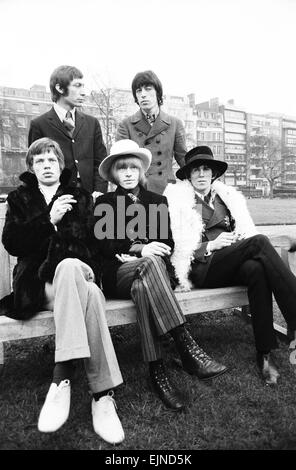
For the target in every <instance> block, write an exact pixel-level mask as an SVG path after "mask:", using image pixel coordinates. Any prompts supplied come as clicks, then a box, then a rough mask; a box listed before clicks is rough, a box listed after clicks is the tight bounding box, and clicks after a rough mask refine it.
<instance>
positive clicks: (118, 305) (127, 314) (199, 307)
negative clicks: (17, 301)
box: [0, 287, 248, 342]
mask: <svg viewBox="0 0 296 470" xmlns="http://www.w3.org/2000/svg"><path fill="white" fill-rule="evenodd" d="M176 297H177V299H178V301H179V302H180V306H181V308H182V311H183V313H184V315H190V314H194V313H202V312H207V311H213V310H222V309H224V308H232V307H238V306H240V307H241V306H243V305H248V297H247V289H246V288H245V287H226V288H222V289H194V290H192V291H190V292H186V293H185V292H178V293H177V294H176ZM106 314H107V321H108V325H109V326H118V325H126V324H129V323H135V322H136V309H135V306H134V304H133V302H132V301H131V300H107V302H106ZM52 334H54V321H53V314H52V312H50V311H45V312H40V313H38V314H37V315H36V316H35V317H33V318H31V319H30V320H26V321H20V320H13V319H12V318H8V317H4V316H3V317H0V342H1V341H11V340H17V339H25V338H36V337H38V336H47V335H52Z"/></svg>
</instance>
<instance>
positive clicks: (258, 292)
mask: <svg viewBox="0 0 296 470" xmlns="http://www.w3.org/2000/svg"><path fill="white" fill-rule="evenodd" d="M226 169H227V163H225V162H224V161H219V160H215V159H214V157H213V153H212V151H211V149H210V148H209V147H207V146H198V147H195V148H193V149H192V150H190V151H189V152H188V153H187V154H186V155H185V166H183V167H182V168H180V169H179V170H178V171H177V173H176V176H177V177H178V178H179V180H182V181H178V182H177V183H176V184H174V185H172V184H171V185H169V186H168V187H167V189H166V191H165V193H164V195H165V196H166V197H167V199H168V203H169V212H170V217H171V228H172V233H173V238H174V242H175V249H174V253H173V255H172V258H171V261H172V264H173V266H174V268H175V272H176V276H177V278H178V281H179V284H180V287H179V288H180V289H181V290H189V289H190V288H191V287H192V286H193V285H194V286H195V287H208V288H211V287H212V288H214V287H226V286H233V285H246V286H248V297H249V302H250V308H251V312H252V323H253V330H254V336H255V345H256V349H257V364H258V366H259V370H260V372H261V373H262V376H263V378H264V380H265V383H266V384H276V383H277V379H278V377H279V373H278V371H277V369H276V367H275V364H274V361H273V359H272V357H271V354H270V351H271V350H272V349H273V348H275V347H276V346H277V342H276V337H275V333H274V330H273V311H272V294H274V296H275V299H276V301H277V303H278V305H279V307H280V309H281V311H282V314H283V316H284V318H285V320H286V322H287V325H288V331H289V335H290V339H291V340H293V343H292V342H291V345H292V344H296V341H294V339H295V338H296V337H295V330H296V307H295V306H296V278H295V276H294V275H293V274H292V273H291V271H290V270H289V269H288V268H287V267H286V265H285V264H284V263H283V261H282V259H281V258H280V256H279V255H278V254H277V252H276V251H275V249H274V248H273V246H272V245H271V244H270V242H269V240H268V238H267V237H265V236H264V235H260V234H258V233H257V230H256V227H255V225H254V223H253V221H252V218H251V216H250V214H249V212H248V209H247V205H246V201H245V198H244V197H243V195H242V194H241V193H239V192H238V191H237V190H236V189H235V188H233V187H229V186H227V185H225V184H224V183H222V182H221V181H218V180H217V178H219V177H220V176H221V175H223V173H224V172H225V171H226Z"/></svg>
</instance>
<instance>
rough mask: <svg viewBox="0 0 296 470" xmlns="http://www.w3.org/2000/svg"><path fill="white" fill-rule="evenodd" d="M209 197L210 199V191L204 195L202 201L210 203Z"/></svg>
mask: <svg viewBox="0 0 296 470" xmlns="http://www.w3.org/2000/svg"><path fill="white" fill-rule="evenodd" d="M210 199H211V191H210V192H209V194H207V195H206V196H205V197H204V201H205V202H206V203H207V204H210Z"/></svg>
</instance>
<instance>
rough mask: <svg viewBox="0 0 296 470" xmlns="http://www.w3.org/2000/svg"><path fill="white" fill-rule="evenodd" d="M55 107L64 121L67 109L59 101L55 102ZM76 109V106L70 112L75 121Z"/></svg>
mask: <svg viewBox="0 0 296 470" xmlns="http://www.w3.org/2000/svg"><path fill="white" fill-rule="evenodd" d="M53 108H54V110H55V112H56V113H57V115H58V117H59V119H60V120H61V121H62V122H63V121H64V119H65V117H66V114H67V109H65V108H63V107H62V106H60V105H59V104H58V103H53ZM75 109H76V108H73V109H70V113H71V115H72V119H73V121H74V122H75Z"/></svg>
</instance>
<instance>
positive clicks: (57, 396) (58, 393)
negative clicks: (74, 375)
mask: <svg viewBox="0 0 296 470" xmlns="http://www.w3.org/2000/svg"><path fill="white" fill-rule="evenodd" d="M68 385H70V380H68V379H66V380H62V382H60V383H59V385H58V386H57V388H56V390H55V393H54V394H53V395H52V396H51V398H50V401H51V402H53V403H58V402H59V401H60V397H61V393H62V391H63V389H64V388H65V387H66V386H68Z"/></svg>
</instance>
